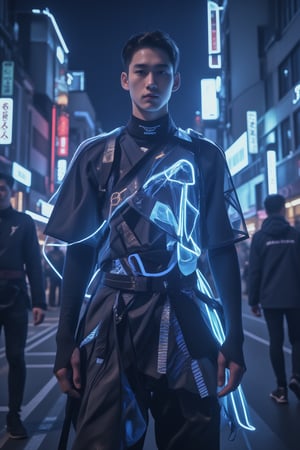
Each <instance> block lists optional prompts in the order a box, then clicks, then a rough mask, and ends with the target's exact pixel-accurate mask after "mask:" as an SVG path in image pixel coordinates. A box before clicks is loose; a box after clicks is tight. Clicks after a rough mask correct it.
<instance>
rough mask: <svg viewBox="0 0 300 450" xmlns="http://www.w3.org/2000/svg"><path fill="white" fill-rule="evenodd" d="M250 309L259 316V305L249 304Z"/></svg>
mask: <svg viewBox="0 0 300 450" xmlns="http://www.w3.org/2000/svg"><path fill="white" fill-rule="evenodd" d="M251 311H252V313H253V314H254V315H255V316H256V317H261V309H260V306H259V305H254V306H251Z"/></svg>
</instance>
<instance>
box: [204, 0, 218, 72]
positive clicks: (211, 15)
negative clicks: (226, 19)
mask: <svg viewBox="0 0 300 450" xmlns="http://www.w3.org/2000/svg"><path fill="white" fill-rule="evenodd" d="M207 30H208V65H209V67H210V68H211V69H219V68H220V67H221V38H220V7H219V5H217V3H215V2H211V1H208V2H207Z"/></svg>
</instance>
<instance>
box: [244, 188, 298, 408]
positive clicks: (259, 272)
mask: <svg viewBox="0 0 300 450" xmlns="http://www.w3.org/2000/svg"><path fill="white" fill-rule="evenodd" d="M264 205H265V210H266V213H267V216H268V217H267V218H266V219H265V220H264V222H263V224H262V227H261V229H260V230H259V231H257V232H256V233H255V234H254V235H253V238H252V242H251V247H250V257H249V269H248V270H249V284H248V286H249V305H250V306H251V309H252V312H253V313H254V314H255V315H257V316H260V315H261V308H262V309H263V313H264V317H265V320H266V324H267V327H268V332H269V338H270V359H271V363H272V367H273V370H274V373H275V377H276V382H277V388H276V389H275V390H274V391H272V392H271V393H270V396H271V398H273V399H274V400H275V401H276V402H277V403H287V402H288V392H287V375H286V369H285V359H284V353H283V343H284V320H286V322H287V327H288V336H289V340H290V343H291V346H292V374H291V378H290V380H289V387H290V389H291V390H292V391H293V392H294V393H295V394H296V396H297V398H298V399H299V400H300V232H299V231H298V230H296V229H295V228H294V227H292V226H291V225H290V224H289V222H288V221H287V220H286V218H285V198H284V197H283V196H282V195H280V194H271V195H268V196H267V197H266V199H265V202H264Z"/></svg>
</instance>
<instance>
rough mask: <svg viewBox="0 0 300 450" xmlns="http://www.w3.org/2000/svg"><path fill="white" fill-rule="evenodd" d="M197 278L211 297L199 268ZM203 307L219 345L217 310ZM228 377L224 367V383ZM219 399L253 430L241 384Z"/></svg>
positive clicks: (220, 332)
mask: <svg viewBox="0 0 300 450" xmlns="http://www.w3.org/2000/svg"><path fill="white" fill-rule="evenodd" d="M197 278H198V285H199V287H201V291H202V292H203V293H204V294H206V295H208V296H209V297H212V295H211V294H212V292H211V289H210V286H209V284H208V283H207V281H206V280H205V278H204V277H203V275H202V274H201V272H200V271H199V270H197ZM204 308H205V312H206V315H207V318H208V320H209V323H210V325H211V329H212V332H213V334H214V335H215V337H216V339H217V340H218V342H219V343H220V345H221V344H223V342H224V340H225V333H224V330H223V326H222V323H221V320H220V317H219V315H218V313H217V311H216V310H215V309H210V308H209V307H208V305H207V304H204ZM228 378H229V370H228V369H226V370H225V380H226V382H225V383H227V381H228ZM219 400H220V402H221V403H222V404H223V406H224V409H225V411H226V412H227V413H228V406H226V404H229V403H230V406H231V407H232V409H233V413H234V417H235V420H236V422H237V424H238V425H239V426H240V427H242V428H244V429H246V430H249V431H254V430H255V427H254V426H253V425H251V423H250V419H249V416H248V412H247V409H248V407H247V403H246V400H245V396H244V394H243V390H242V387H241V386H238V387H237V389H236V390H235V391H233V392H230V393H229V394H228V396H226V397H221V398H220V399H219ZM237 402H238V403H239V404H240V407H241V410H242V411H241V412H240V409H239V408H238V407H237Z"/></svg>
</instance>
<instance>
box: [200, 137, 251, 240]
mask: <svg viewBox="0 0 300 450" xmlns="http://www.w3.org/2000/svg"><path fill="white" fill-rule="evenodd" d="M198 161H199V168H200V178H201V185H202V186H201V203H202V208H201V210H202V217H201V244H202V248H205V249H212V248H218V247H223V246H226V245H229V244H232V243H236V242H238V241H240V240H243V239H247V238H248V232H247V228H246V224H245V221H244V217H243V213H242V210H241V206H240V203H239V199H238V196H237V193H236V190H235V187H234V184H233V181H232V177H231V175H230V172H229V169H228V166H227V163H226V159H225V155H224V152H223V151H222V150H221V149H220V148H219V147H217V146H216V145H215V144H214V143H212V142H210V141H208V140H203V141H202V142H201V144H200V151H199V158H198Z"/></svg>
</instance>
